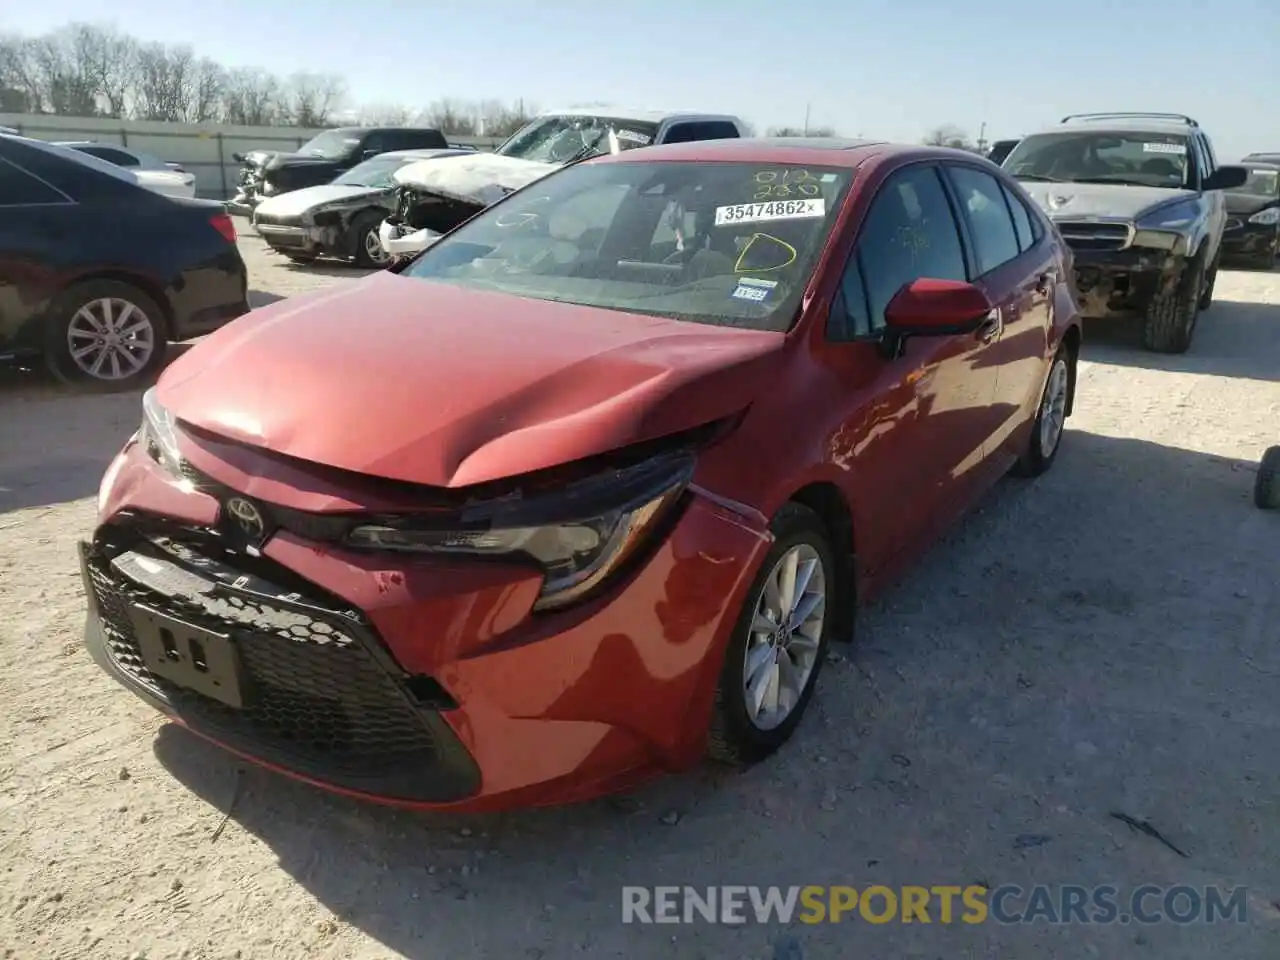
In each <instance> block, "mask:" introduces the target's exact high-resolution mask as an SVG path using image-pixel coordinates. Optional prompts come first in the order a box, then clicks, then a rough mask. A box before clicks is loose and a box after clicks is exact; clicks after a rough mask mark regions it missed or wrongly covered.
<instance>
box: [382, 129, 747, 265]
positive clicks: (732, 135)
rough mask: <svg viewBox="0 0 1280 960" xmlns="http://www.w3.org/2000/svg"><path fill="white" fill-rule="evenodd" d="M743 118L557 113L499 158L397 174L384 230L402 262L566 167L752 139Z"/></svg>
mask: <svg viewBox="0 0 1280 960" xmlns="http://www.w3.org/2000/svg"><path fill="white" fill-rule="evenodd" d="M747 135H748V134H747V127H746V124H744V123H743V122H742V121H741V120H739V119H738V118H737V117H733V116H727V115H724V114H711V113H687V112H685V113H676V112H664V111H657V110H633V109H621V108H616V107H614V108H610V107H589V108H582V109H569V110H554V111H550V112H548V113H544V114H542V115H540V116H538V117H536V118H535V119H533V120H531V121H530V122H529V123H527V124H526V125H525V126H523V127H521V128H520V129H519V130H517V131H516V132H515V133H514V134H512V135H511V137H510V138H509V139H508V140H507V141H506V142H505V143H504V144H502V146H500V147H498V149H497V150H496V151H495V152H493V153H477V154H471V155H469V156H454V157H441V158H439V159H435V160H423V161H420V162H418V163H412V164H408V165H406V166H404V167H402V168H401V169H399V170H397V171H396V172H395V174H394V178H395V180H396V182H397V183H398V184H399V190H398V194H397V197H396V205H395V210H394V212H393V213H392V214H391V216H389V217H388V218H387V219H386V220H385V221H383V223H382V226H381V228H380V229H379V240H380V242H381V246H382V249H383V250H385V251H386V252H387V253H388V254H390V255H391V256H393V257H396V258H404V257H410V256H413V255H414V254H417V253H418V252H419V251H421V250H424V249H426V247H428V246H429V245H430V244H431V243H432V242H434V241H435V240H436V238H438V237H440V236H442V235H443V234H445V233H447V232H449V231H450V230H452V229H453V228H454V227H456V226H458V225H459V224H460V223H462V222H463V221H465V220H468V219H470V218H471V217H472V216H473V215H474V214H476V213H478V212H479V211H481V210H483V209H484V208H485V207H487V206H489V205H490V204H491V203H494V202H496V201H498V200H501V199H502V198H503V197H505V196H506V195H507V194H509V193H513V192H514V191H516V190H519V189H521V188H522V187H525V186H527V185H528V184H530V183H533V182H534V181H535V180H540V179H541V178H543V177H545V176H546V175H547V174H549V173H551V172H553V171H555V170H558V169H560V168H561V167H563V166H565V165H566V164H570V163H575V162H577V161H578V160H585V159H588V158H590V157H595V156H600V155H602V154H607V153H618V152H619V151H622V150H630V149H634V148H636V147H646V146H649V145H651V144H659V143H685V142H689V141H693V140H728V139H736V138H739V137H745V136H747Z"/></svg>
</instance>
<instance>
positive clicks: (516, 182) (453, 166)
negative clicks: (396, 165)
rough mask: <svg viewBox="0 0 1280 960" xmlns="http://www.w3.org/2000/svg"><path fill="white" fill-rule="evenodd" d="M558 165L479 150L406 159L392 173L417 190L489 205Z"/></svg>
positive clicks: (543, 175) (538, 178)
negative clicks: (415, 159)
mask: <svg viewBox="0 0 1280 960" xmlns="http://www.w3.org/2000/svg"><path fill="white" fill-rule="evenodd" d="M559 169H560V165H559V164H555V163H539V162H537V161H536V160H522V159H520V158H519V157H506V156H502V155H501V154H497V153H477V154H472V155H469V156H456V157H440V158H437V159H435V160H419V161H418V162H417V163H407V164H405V165H404V166H403V167H401V168H400V169H399V170H397V171H396V172H395V173H393V174H392V175H391V176H392V177H393V179H395V181H396V182H397V183H400V184H404V185H407V186H410V187H413V188H414V189H417V190H422V191H425V192H427V193H434V194H438V195H440V196H442V197H447V198H448V199H450V200H461V201H462V202H463V203H478V204H480V205H482V206H486V207H487V206H489V204H491V203H497V202H498V201H499V200H501V199H502V198H503V197H505V196H506V195H507V194H509V193H512V192H514V191H516V190H519V189H520V188H521V187H524V186H527V185H529V184H530V183H533V182H534V181H535V180H541V179H542V178H543V177H545V176H546V175H547V174H549V173H554V172H555V171H556V170H559Z"/></svg>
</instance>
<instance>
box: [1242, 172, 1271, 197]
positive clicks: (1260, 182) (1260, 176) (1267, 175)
mask: <svg viewBox="0 0 1280 960" xmlns="http://www.w3.org/2000/svg"><path fill="white" fill-rule="evenodd" d="M1235 192H1236V193H1248V194H1251V195H1252V196H1255V197H1267V198H1268V199H1271V198H1273V197H1277V196H1280V170H1268V169H1265V168H1251V169H1250V170H1249V179H1248V180H1246V181H1245V182H1244V186H1242V187H1240V188H1238V189H1237V190H1236V191H1235Z"/></svg>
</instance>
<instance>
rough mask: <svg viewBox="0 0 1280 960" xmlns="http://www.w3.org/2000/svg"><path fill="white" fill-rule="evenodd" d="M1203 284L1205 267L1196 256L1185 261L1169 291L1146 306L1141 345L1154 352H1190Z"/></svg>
mask: <svg viewBox="0 0 1280 960" xmlns="http://www.w3.org/2000/svg"><path fill="white" fill-rule="evenodd" d="M1204 284H1205V264H1204V261H1203V260H1202V259H1201V258H1200V257H1198V256H1197V257H1196V258H1195V259H1194V260H1191V261H1190V262H1188V264H1187V266H1186V268H1185V269H1184V271H1183V276H1182V277H1181V278H1180V279H1179V281H1178V283H1177V285H1176V286H1175V287H1174V289H1173V290H1171V291H1168V292H1161V293H1157V294H1156V295H1155V296H1154V297H1152V298H1151V302H1150V303H1148V304H1147V309H1146V311H1145V316H1144V317H1143V322H1142V344H1143V346H1145V347H1146V348H1147V349H1148V350H1151V351H1154V352H1155V353H1186V352H1187V350H1188V349H1190V347H1191V338H1192V336H1193V335H1194V334H1195V329H1196V316H1197V314H1198V313H1199V312H1200V299H1201V296H1202V295H1203V292H1204Z"/></svg>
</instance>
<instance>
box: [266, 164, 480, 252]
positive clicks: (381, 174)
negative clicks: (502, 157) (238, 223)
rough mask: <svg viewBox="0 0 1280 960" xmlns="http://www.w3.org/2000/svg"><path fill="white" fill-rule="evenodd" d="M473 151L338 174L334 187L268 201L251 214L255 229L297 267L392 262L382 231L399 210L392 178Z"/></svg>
mask: <svg viewBox="0 0 1280 960" xmlns="http://www.w3.org/2000/svg"><path fill="white" fill-rule="evenodd" d="M469 152H470V151H466V150H460V149H448V150H396V151H393V152H391V153H383V154H379V155H378V156H376V157H373V158H371V159H369V160H366V161H364V162H363V163H360V164H357V165H356V166H354V167H352V168H351V169H350V170H348V171H347V172H346V173H342V174H339V175H338V177H337V179H335V180H334V181H333V182H332V183H325V184H321V185H319V186H315V187H303V188H302V189H301V190H293V191H290V192H289V193H285V194H280V195H277V196H271V197H267V198H266V199H264V200H262V201H261V202H260V203H259V204H258V206H257V207H256V208H255V209H254V211H253V228H254V230H256V231H257V232H258V235H259V236H260V237H262V239H263V240H265V241H266V243H267V246H269V247H271V249H272V250H274V251H276V252H277V253H282V254H284V255H285V256H286V257H288V258H289V259H290V260H293V261H295V262H297V263H310V262H311V261H312V260H315V259H316V257H318V256H322V255H323V256H330V257H339V258H341V259H344V260H350V261H352V262H353V263H354V264H355V265H356V266H358V267H381V266H385V265H386V264H387V263H388V262H390V259H391V258H390V256H389V255H388V254H387V253H386V251H384V250H383V249H382V244H381V242H380V241H379V239H378V228H379V226H380V225H381V224H382V221H383V220H385V219H386V217H387V215H388V214H389V213H391V212H392V210H393V209H394V208H395V202H396V189H397V184H396V182H395V180H393V179H392V177H391V175H392V174H393V173H395V172H396V171H397V170H399V169H400V168H401V167H403V166H405V164H409V163H415V162H417V161H419V160H434V159H435V158H437V157H447V156H456V155H460V154H464V153H469Z"/></svg>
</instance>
